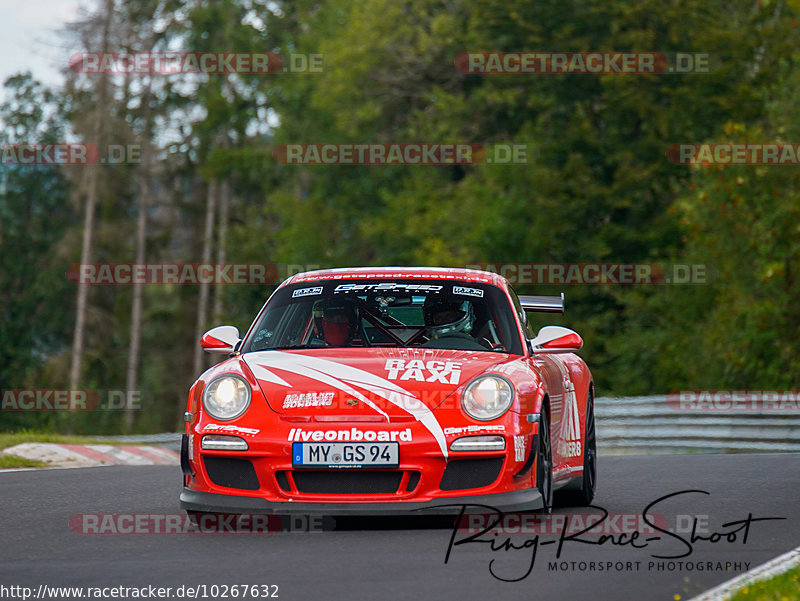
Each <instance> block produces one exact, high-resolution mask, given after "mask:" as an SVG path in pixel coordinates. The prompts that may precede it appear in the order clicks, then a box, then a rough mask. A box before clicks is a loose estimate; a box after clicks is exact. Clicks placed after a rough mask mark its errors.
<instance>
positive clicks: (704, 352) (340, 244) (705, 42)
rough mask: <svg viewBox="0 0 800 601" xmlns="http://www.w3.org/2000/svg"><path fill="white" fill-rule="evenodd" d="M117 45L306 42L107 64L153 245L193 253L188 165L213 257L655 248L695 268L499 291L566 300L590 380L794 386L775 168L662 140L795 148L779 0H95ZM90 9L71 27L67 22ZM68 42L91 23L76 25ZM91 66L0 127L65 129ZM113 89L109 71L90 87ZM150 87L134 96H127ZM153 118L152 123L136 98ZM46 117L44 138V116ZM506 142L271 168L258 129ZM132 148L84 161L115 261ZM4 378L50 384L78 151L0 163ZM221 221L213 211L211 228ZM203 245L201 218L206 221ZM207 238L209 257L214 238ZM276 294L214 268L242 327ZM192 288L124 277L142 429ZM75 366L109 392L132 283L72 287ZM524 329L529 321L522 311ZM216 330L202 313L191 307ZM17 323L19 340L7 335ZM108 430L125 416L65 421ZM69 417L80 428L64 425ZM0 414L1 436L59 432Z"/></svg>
mask: <svg viewBox="0 0 800 601" xmlns="http://www.w3.org/2000/svg"><path fill="white" fill-rule="evenodd" d="M115 6H116V9H115V10H116V12H115V16H114V20H115V25H114V27H113V28H112V33H113V36H112V37H113V38H114V39H113V43H114V44H115V45H117V46H119V47H125V48H131V49H138V50H141V49H144V50H148V49H156V50H162V51H163V50H165V49H167V48H172V49H174V48H179V49H181V50H184V51H187V52H193V51H213V52H219V51H225V52H233V51H245V52H253V51H258V52H264V51H271V52H277V53H279V54H281V56H283V57H284V59H285V60H286V59H288V58H290V57H291V55H292V54H293V53H298V54H321V55H322V57H323V67H324V68H323V71H322V72H321V73H294V74H293V73H279V74H273V75H255V74H237V75H230V76H222V75H207V76H206V75H201V76H194V77H186V78H180V77H173V76H170V77H159V76H153V77H151V78H149V79H148V78H147V77H140V78H138V79H137V78H131V79H125V80H124V81H122V80H120V79H116V80H113V81H112V80H107V82H108V83H109V85H110V90H111V92H112V93H111V94H110V96H109V98H110V99H109V107H108V111H107V112H108V115H104V116H103V117H104V118H103V120H102V122H103V124H104V127H107V128H108V130H109V132H110V133H111V137H112V140H113V141H114V142H116V143H131V142H142V141H143V139H144V138H143V136H148V138H147V140H148V141H149V142H150V143H151V144H153V147H154V153H155V157H156V159H155V161H154V167H153V169H152V170H151V172H149V173H147V174H146V176H147V178H148V181H150V183H151V185H152V190H153V197H154V198H153V201H152V206H151V209H150V214H149V216H148V217H149V223H150V227H149V230H148V233H147V261H148V262H159V261H164V262H188V263H191V262H198V261H200V256H201V249H202V239H203V235H204V219H205V206H206V204H205V203H206V190H207V185H208V182H210V181H212V180H214V181H217V182H226V183H227V184H228V185H229V186H230V190H231V205H230V223H229V228H228V233H227V240H226V241H225V255H226V260H227V261H228V262H231V263H243V262H258V263H283V264H286V263H290V264H297V265H321V266H343V265H390V264H406V265H451V266H456V265H463V264H474V263H489V264H500V263H511V262H519V263H677V264H685V265H689V264H701V265H706V266H708V270H709V274H710V277H711V279H710V281H709V282H708V283H705V284H703V283H696V284H691V285H683V286H679V285H666V284H664V285H657V286H569V287H563V286H536V287H531V286H527V287H526V286H520V287H519V288H520V289H519V292H521V293H539V294H546V293H557V292H560V291H562V290H564V291H565V292H566V294H567V296H568V304H569V309H568V314H567V315H566V316H564V317H563V318H558V319H552V318H549V317H548V318H547V319H548V321H549V322H551V323H561V324H564V325H568V326H570V327H573V328H575V329H576V330H578V331H579V332H580V333H581V334H582V336H583V337H584V339H585V341H586V346H585V351H584V353H583V354H584V356H585V357H586V358H587V360H588V362H589V364H590V365H591V367H592V370H593V374H594V377H595V380H596V383H597V390H598V392H599V393H600V394H608V393H615V394H647V393H664V392H668V391H671V390H676V389H682V388H699V387H719V388H755V387H760V388H779V387H791V386H796V385H797V381H796V380H797V377H796V376H795V375H794V374H797V373H799V372H800V370H798V368H799V367H800V365H799V364H800V351H798V350H797V345H796V344H794V340H796V338H797V337H798V335H800V331H799V330H800V309H799V308H798V306H799V305H798V303H797V298H798V292H800V291H799V290H798V286H799V285H800V284H798V279H799V278H798V273H799V272H800V265H799V264H798V249H800V241H799V240H798V237H799V236H800V220H799V219H798V207H800V202H798V200H799V199H798V197H797V190H798V189H800V186H799V185H798V184H800V181H797V180H798V177H800V176H798V175H797V170H796V169H793V168H792V167H753V166H731V167H727V168H723V169H721V168H707V167H697V168H694V167H686V166H678V165H674V164H672V163H670V162H669V161H667V160H666V158H665V154H664V153H665V151H666V149H667V147H668V146H669V145H671V144H674V143H681V142H695V143H702V142H720V141H732V142H747V141H752V142H758V141H765V140H769V141H783V142H796V141H797V140H798V139H800V126H798V123H800V120H798V118H797V117H798V109H797V106H796V100H795V99H796V98H797V92H798V89H800V76H798V75H797V73H798V70H797V68H796V67H797V54H796V50H795V48H796V47H797V42H798V35H800V34H799V32H800V28H798V27H797V21H798V20H800V17H799V16H798V13H797V6H796V3H783V2H778V3H776V2H761V3H746V4H745V3H727V2H721V1H719V0H713V1H712V2H710V3H709V2H701V1H699V0H686V1H684V2H679V3H675V2H667V3H664V2H657V1H656V0H645V1H644V2H639V3H630V2H620V1H616V2H606V3H587V2H583V1H580V0H567V1H566V2H565V1H563V0H560V1H558V2H555V1H552V0H546V1H544V2H542V1H534V0H522V1H521V2H516V3H508V2H505V1H501V0H476V1H474V2H464V1H460V0H456V1H448V2H444V1H442V0H415V1H413V2H412V1H410V0H404V1H397V0H393V1H390V0H364V1H362V2H352V1H351V0H328V1H327V2H324V3H321V2H317V1H315V0H299V1H297V2H291V3H288V2H271V1H269V2H268V1H266V0H223V1H220V2H207V1H205V0H190V1H188V2H177V1H167V2H162V1H160V2H157V1H156V0H147V1H145V2H138V3H136V2H123V3H117V4H116V5H115ZM86 27H89V25H87V26H86ZM81 31H84V33H83V34H81V35H84V36H85V37H88V39H96V35H95V37H94V38H93V37H92V35H90V34H88V33H85V31H90V30H89V29H86V30H81ZM495 50H496V51H526V50H534V51H544V52H547V51H555V52H559V51H565V52H569V51H576V52H581V51H590V50H600V51H627V50H632V51H654V52H662V53H667V54H669V53H675V52H696V53H708V54H709V55H710V57H711V61H710V63H711V67H712V72H711V73H708V74H702V73H696V74H686V75H677V74H663V75H634V74H604V75H563V74H562V75H536V74H531V75H465V74H462V73H460V72H459V71H458V70H457V69H456V68H455V65H454V60H455V58H456V57H457V56H458V55H459V54H461V53H464V52H470V51H474V52H481V51H495ZM100 81H102V80H100V79H90V78H85V77H84V78H79V77H78V78H74V81H73V80H71V81H70V83H69V85H67V86H66V87H65V88H64V89H63V90H45V89H43V88H42V87H41V86H39V85H38V84H36V83H35V82H34V81H32V79H31V78H30V77H29V76H18V77H16V78H14V79H12V80H10V82H9V83H8V84H7V96H9V97H10V98H11V101H9V102H8V103H7V104H6V106H4V107H2V109H0V119H2V121H3V123H4V131H5V132H6V138H8V139H7V140H4V141H6V142H13V141H16V140H23V141H31V140H39V139H54V140H55V139H60V138H61V137H63V135H64V134H63V133H62V132H64V131H66V130H67V129H68V128H71V129H72V130H73V131H75V132H77V134H78V135H81V136H84V137H85V136H87V135H89V134H87V133H86V132H89V131H91V128H90V125H89V124H91V123H92V118H93V117H95V116H96V114H95V112H94V111H96V110H97V109H96V107H97V99H98V90H99V88H98V85H99V82H100ZM112 83H113V85H111V84H112ZM145 90H149V93H146V92H145ZM148 114H150V115H153V116H154V118H155V124H156V126H155V131H152V132H150V133H149V134H148V131H147V128H146V123H147V115H148ZM48 136H49V137H48ZM315 142H334V143H350V142H375V143H387V142H428V143H444V142H451V143H475V144H482V145H483V146H484V147H486V148H491V147H492V145H494V144H518V145H524V147H525V148H526V150H527V163H524V164H506V165H499V164H489V163H487V162H483V163H479V164H475V165H460V166H459V165H453V166H377V165H375V166H351V165H330V166H298V165H282V164H280V163H279V162H277V161H276V160H275V159H274V158H273V156H272V151H273V149H274V148H275V146H276V145H277V144H286V143H315ZM141 175H142V172H141V171H140V168H139V167H137V166H136V165H119V166H104V167H103V169H102V176H101V180H100V182H101V186H100V198H99V209H98V214H97V219H98V223H97V227H96V232H95V234H96V251H95V257H94V259H93V260H95V261H98V262H112V263H113V262H130V261H131V260H132V258H133V256H134V252H135V244H134V242H133V238H134V232H135V220H136V215H137V203H136V199H137V194H138V189H139V188H138V186H139V185H140V181H139V180H140V179H141ZM2 178H3V179H2V182H3V185H2V188H0V218H1V219H0V265H2V269H1V270H0V284H2V290H3V292H2V295H0V305H2V308H3V311H2V314H0V339H2V340H3V341H4V342H5V341H14V342H12V343H11V344H8V343H6V344H5V345H3V349H2V350H0V384H2V386H4V387H17V388H19V387H24V386H37V385H38V386H42V387H45V386H51V387H59V386H60V387H64V384H63V383H64V381H65V378H66V373H67V369H68V363H69V348H70V343H71V336H72V332H71V328H72V320H73V319H74V318H73V314H74V302H75V301H74V297H75V293H76V288H75V286H74V285H72V284H70V283H69V282H67V281H65V279H64V278H63V272H64V271H65V268H66V266H67V265H69V264H70V263H74V262H76V261H77V260H78V259H77V258H78V257H79V256H80V253H79V250H80V239H81V234H82V232H81V227H82V226H81V221H80V207H81V205H82V202H83V198H84V195H85V190H84V188H83V185H84V184H83V180H82V172H81V171H80V169H71V170H69V169H61V170H59V169H55V168H47V169H41V168H25V169H22V168H9V167H8V166H3V167H2ZM219 218H220V215H217V223H219ZM212 242H213V244H214V253H216V249H217V248H218V245H219V244H222V242H223V241H222V239H221V237H220V235H219V228H217V231H216V233H215V237H214V240H213V241H212ZM215 256H216V255H215ZM271 289H272V287H270V286H268V287H262V286H237V287H234V286H228V287H225V286H219V287H215V288H214V289H213V291H212V299H213V298H215V297H216V298H217V299H218V300H219V301H220V302H221V304H222V306H223V311H222V315H223V316H224V321H225V322H227V323H232V324H234V325H237V326H238V327H239V328H240V329H245V328H246V327H247V326H248V324H249V322H250V320H251V319H252V317H253V315H254V314H255V312H256V311H257V310H258V308H259V306H260V305H261V304H262V303H263V301H264V299H265V298H266V297H267V296H268V294H269V293H270V291H271ZM197 299H198V289H197V288H196V287H191V286H149V287H147V288H146V289H145V295H144V316H143V323H144V330H143V332H142V348H143V353H142V368H141V376H140V381H141V388H142V397H143V402H144V405H145V410H144V411H142V412H140V413H139V414H137V418H136V420H137V421H136V425H135V429H137V430H139V431H147V430H164V429H175V428H178V427H180V421H179V420H180V415H181V411H182V405H183V403H184V402H185V395H186V391H187V389H188V386H189V385H190V383H191V382H192V381H193V379H194V378H195V377H196V376H197V375H198V374H195V373H191V371H192V366H191V363H192V361H191V357H192V352H193V348H194V345H195V344H196V343H197V341H196V340H194V337H195V332H194V328H195V322H196V320H197V317H196V308H197ZM89 302H90V311H89V314H88V316H89V317H88V318H89V324H88V325H89V327H88V330H87V333H88V337H87V357H86V369H85V372H86V373H85V383H84V386H85V387H96V388H99V389H112V388H116V389H119V388H122V387H123V385H124V384H123V383H124V381H125V375H124V370H125V368H124V366H125V362H126V359H127V348H128V341H129V338H130V331H129V330H130V306H131V289H130V288H127V287H124V286H117V287H115V286H108V287H103V286H98V287H95V288H93V289H92V290H91V292H90V300H89ZM544 323H545V322H544V321H542V325H543V324H544ZM211 325H215V324H212V323H209V326H211ZM20 341H21V342H20ZM70 419H71V422H70V423H71V424H72V426H73V428H74V429H75V430H76V431H84V432H98V431H107V432H112V431H116V430H118V429H119V428H120V427H121V422H120V419H119V416H117V415H113V414H111V413H109V414H104V415H103V416H91V417H86V418H79V419H78V418H70ZM76 419H77V421H76ZM67 421H68V420H67V419H66V418H64V417H53V416H49V417H48V416H19V415H17V414H0V429H13V428H18V427H24V426H41V427H46V428H60V427H63V426H64V425H65V424H66V422H67Z"/></svg>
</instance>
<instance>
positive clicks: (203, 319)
mask: <svg viewBox="0 0 800 601" xmlns="http://www.w3.org/2000/svg"><path fill="white" fill-rule="evenodd" d="M216 208H217V182H216V180H214V179H212V180H211V181H210V182H208V196H207V198H206V227H205V234H204V235H203V256H202V259H201V261H202V263H204V264H208V263H210V262H211V247H212V245H213V239H214V213H215V212H216ZM210 285H211V284H200V298H199V300H198V301H197V327H196V329H195V334H196V335H195V339H194V343H195V347H194V365H193V371H192V375H193V377H197V376H199V375H200V373H201V372H202V371H204V370H203V349H201V348H200V338H201V337H202V335H203V332H205V329H206V327H207V326H208V300H209V292H210V290H209V288H208V287H209V286H210Z"/></svg>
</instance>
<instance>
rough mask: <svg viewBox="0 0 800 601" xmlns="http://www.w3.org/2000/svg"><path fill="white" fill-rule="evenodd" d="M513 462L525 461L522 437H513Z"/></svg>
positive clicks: (523, 439)
mask: <svg viewBox="0 0 800 601" xmlns="http://www.w3.org/2000/svg"><path fill="white" fill-rule="evenodd" d="M514 461H525V437H524V436H514Z"/></svg>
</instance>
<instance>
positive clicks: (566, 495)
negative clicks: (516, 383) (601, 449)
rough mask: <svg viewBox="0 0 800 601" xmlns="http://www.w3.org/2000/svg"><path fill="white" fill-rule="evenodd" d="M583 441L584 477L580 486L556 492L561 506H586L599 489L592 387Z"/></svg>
mask: <svg viewBox="0 0 800 601" xmlns="http://www.w3.org/2000/svg"><path fill="white" fill-rule="evenodd" d="M584 432H585V434H584V443H583V477H582V478H581V483H580V488H578V489H576V490H570V489H564V490H560V491H558V493H556V504H557V505H558V506H560V507H585V506H586V505H591V504H592V501H593V500H594V493H595V490H596V489H597V433H596V429H595V419H594V393H593V391H592V390H591V389H590V390H589V396H588V397H587V399H586V426H585V429H584Z"/></svg>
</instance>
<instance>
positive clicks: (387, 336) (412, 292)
mask: <svg viewBox="0 0 800 601" xmlns="http://www.w3.org/2000/svg"><path fill="white" fill-rule="evenodd" d="M349 347H390V348H392V347H394V348H397V347H406V348H407V347H423V348H435V349H453V350H470V351H487V352H502V353H511V354H516V355H521V354H522V344H521V342H520V337H519V333H518V330H517V325H516V322H515V320H514V314H513V310H512V308H511V304H510V303H509V301H508V297H507V296H506V295H505V294H504V293H503V291H502V290H501V289H499V288H497V287H496V286H492V285H486V284H472V283H468V282H465V283H459V282H453V281H452V280H424V281H420V280H413V281H412V280H403V279H398V280H395V279H392V280H378V281H376V280H321V281H316V282H304V283H302V284H294V285H291V286H285V287H283V288H281V289H280V290H278V291H277V292H276V293H275V295H274V296H273V297H272V298H271V299H270V301H269V303H268V304H267V307H266V308H265V310H264V311H263V312H262V314H261V315H260V316H259V318H258V321H257V323H256V326H255V328H253V330H252V332H251V335H250V336H249V337H248V339H247V340H246V341H245V345H244V347H243V349H242V350H243V352H250V351H262V350H270V349H299V348H349Z"/></svg>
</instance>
